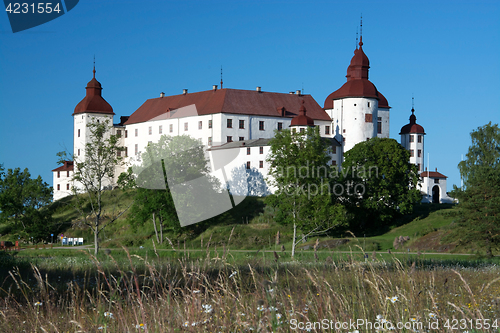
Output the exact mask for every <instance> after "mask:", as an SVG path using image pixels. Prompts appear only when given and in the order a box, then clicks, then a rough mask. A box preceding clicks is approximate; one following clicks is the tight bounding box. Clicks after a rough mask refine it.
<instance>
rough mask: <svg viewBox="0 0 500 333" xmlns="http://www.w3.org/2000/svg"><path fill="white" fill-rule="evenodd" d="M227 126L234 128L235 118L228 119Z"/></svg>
mask: <svg viewBox="0 0 500 333" xmlns="http://www.w3.org/2000/svg"><path fill="white" fill-rule="evenodd" d="M227 128H233V120H232V119H228V120H227Z"/></svg>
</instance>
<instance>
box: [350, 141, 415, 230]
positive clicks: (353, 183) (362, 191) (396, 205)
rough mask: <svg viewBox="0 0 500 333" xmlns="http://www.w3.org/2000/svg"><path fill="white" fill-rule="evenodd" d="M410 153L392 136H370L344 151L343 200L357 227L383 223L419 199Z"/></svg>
mask: <svg viewBox="0 0 500 333" xmlns="http://www.w3.org/2000/svg"><path fill="white" fill-rule="evenodd" d="M409 158H410V153H409V152H408V151H407V150H406V149H405V148H404V147H403V146H401V145H400V144H399V143H398V142H397V141H396V140H394V139H379V138H372V139H370V140H368V141H365V142H360V143H358V144H357V145H355V146H354V147H353V148H352V149H350V150H349V151H347V152H346V153H345V160H344V162H343V163H342V170H341V177H342V179H343V183H344V186H345V192H344V195H343V197H344V202H345V204H346V206H347V208H348V211H349V213H350V214H351V216H353V217H354V218H353V220H352V222H353V223H354V224H353V226H354V227H355V228H356V229H358V230H360V231H361V230H363V231H364V230H366V229H374V228H378V227H380V226H386V225H388V224H389V223H390V222H392V221H393V219H394V218H395V217H397V216H400V215H404V214H409V213H411V212H413V206H414V205H415V204H416V203H418V202H420V201H421V199H422V198H421V194H420V191H419V190H418V188H417V185H418V172H417V167H416V166H415V165H414V164H411V163H409Z"/></svg>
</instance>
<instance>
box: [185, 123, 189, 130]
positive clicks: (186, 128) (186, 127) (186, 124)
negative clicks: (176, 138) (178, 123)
mask: <svg viewBox="0 0 500 333" xmlns="http://www.w3.org/2000/svg"><path fill="white" fill-rule="evenodd" d="M187 130H188V123H184V131H187Z"/></svg>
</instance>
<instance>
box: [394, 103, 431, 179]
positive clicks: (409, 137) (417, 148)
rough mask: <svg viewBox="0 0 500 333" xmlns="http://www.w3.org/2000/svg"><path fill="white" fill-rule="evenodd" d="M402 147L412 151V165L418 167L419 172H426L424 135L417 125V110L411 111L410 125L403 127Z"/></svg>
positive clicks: (422, 129)
mask: <svg viewBox="0 0 500 333" xmlns="http://www.w3.org/2000/svg"><path fill="white" fill-rule="evenodd" d="M399 134H401V145H402V146H403V147H405V148H406V149H407V150H409V151H410V163H413V164H415V165H416V166H417V168H418V172H419V173H420V172H422V171H424V169H423V167H424V135H425V131H424V128H423V127H422V126H420V125H419V124H417V117H416V116H415V109H414V108H412V109H411V116H410V123H409V124H406V125H404V126H403V127H401V132H400V133H399Z"/></svg>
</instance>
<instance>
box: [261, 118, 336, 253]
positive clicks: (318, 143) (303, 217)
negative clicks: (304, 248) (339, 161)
mask: <svg viewBox="0 0 500 333" xmlns="http://www.w3.org/2000/svg"><path fill="white" fill-rule="evenodd" d="M330 144H331V143H330V141H329V139H325V138H321V136H320V134H319V127H316V128H308V129H307V131H305V132H304V133H300V132H292V131H289V130H284V131H280V132H276V134H275V136H274V138H273V139H271V141H270V145H271V149H270V155H269V158H268V162H269V174H270V175H271V177H272V178H270V179H269V182H270V183H271V185H272V186H274V187H275V188H277V190H276V191H275V193H274V194H273V195H270V196H268V197H267V198H266V201H267V203H268V204H269V205H271V206H272V207H274V208H275V211H276V215H275V218H276V221H277V222H278V223H281V224H293V242H292V257H293V256H294V255H295V246H296V245H297V244H298V241H297V228H300V229H301V230H302V231H303V232H304V233H306V236H308V235H309V236H310V235H316V234H322V233H325V232H327V231H328V230H331V229H333V228H336V227H340V226H342V225H343V222H344V214H343V209H342V207H341V206H340V204H338V203H336V202H335V201H332V196H331V191H330V190H331V186H330V185H331V183H332V181H333V179H331V176H332V175H333V174H335V172H334V170H333V169H332V167H331V166H330V165H328V162H329V161H330V159H331V157H330V152H331V151H330V149H331V146H330Z"/></svg>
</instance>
